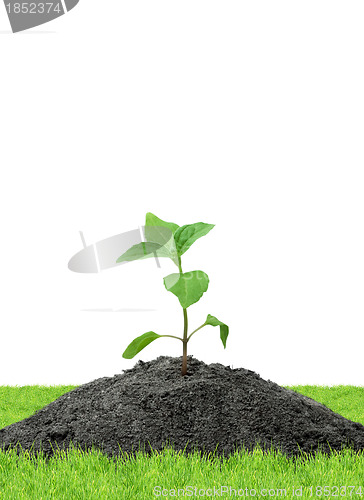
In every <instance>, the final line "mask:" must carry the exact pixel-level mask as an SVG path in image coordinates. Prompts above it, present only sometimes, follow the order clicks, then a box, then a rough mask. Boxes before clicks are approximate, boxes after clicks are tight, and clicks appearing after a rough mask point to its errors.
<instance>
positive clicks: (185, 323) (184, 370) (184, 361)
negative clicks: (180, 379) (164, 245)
mask: <svg viewBox="0 0 364 500" xmlns="http://www.w3.org/2000/svg"><path fill="white" fill-rule="evenodd" d="M178 269H179V273H180V274H183V272H182V263H181V257H180V256H178ZM187 330H188V319H187V309H183V340H182V342H183V356H182V375H187V342H188V338H187Z"/></svg>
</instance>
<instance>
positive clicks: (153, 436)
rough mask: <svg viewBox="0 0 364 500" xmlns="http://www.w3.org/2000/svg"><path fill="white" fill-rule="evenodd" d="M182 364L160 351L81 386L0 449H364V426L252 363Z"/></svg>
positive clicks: (7, 430) (8, 436)
mask: <svg viewBox="0 0 364 500" xmlns="http://www.w3.org/2000/svg"><path fill="white" fill-rule="evenodd" d="M181 363H182V358H181V357H179V358H172V357H167V356H160V357H159V358H157V359H155V360H153V361H148V362H147V363H144V362H143V361H139V362H138V363H137V364H136V365H135V366H134V368H132V369H130V370H125V371H124V373H122V374H121V375H115V376H114V377H104V378H100V379H97V380H94V381H92V382H89V383H87V384H84V385H81V386H80V387H78V388H76V389H74V390H73V391H70V392H68V393H67V394H64V395H63V396H61V397H59V398H58V399H57V400H56V401H54V402H52V403H50V404H49V405H47V406H45V407H44V408H42V409H41V410H39V411H37V412H36V413H35V414H34V415H32V416H31V417H29V418H26V419H24V420H22V421H21V422H17V423H14V424H12V425H9V426H7V427H4V428H3V429H1V430H0V449H3V450H8V449H9V447H15V445H16V444H17V443H19V444H20V445H21V448H22V449H23V450H25V449H27V450H30V452H31V453H35V452H39V450H40V448H41V449H42V451H43V452H44V453H45V455H46V457H48V458H49V457H50V456H52V455H53V453H54V450H57V448H59V449H64V450H67V449H68V448H69V446H70V443H71V442H72V443H73V445H75V446H80V447H81V448H82V450H84V451H88V450H90V449H91V447H92V445H93V446H94V448H97V449H99V450H101V451H103V452H104V453H105V454H107V455H108V456H109V457H115V456H119V455H120V454H121V451H122V452H128V453H129V454H130V453H135V452H136V451H138V450H139V449H141V450H143V451H145V452H146V453H151V450H152V449H153V450H162V449H163V447H164V446H165V445H170V446H173V447H174V449H175V450H177V451H178V450H185V452H187V453H188V452H191V451H193V450H201V452H202V453H210V452H212V453H213V452H215V454H217V455H222V454H224V456H227V455H229V454H230V453H233V452H234V451H235V450H238V449H239V448H241V447H244V448H245V449H248V450H252V449H253V448H254V447H255V446H256V445H257V444H258V445H260V447H261V448H262V449H263V450H269V449H270V448H272V449H276V450H279V451H281V452H282V453H285V454H286V455H287V456H289V457H292V456H298V455H300V454H302V453H303V454H307V455H308V456H311V455H314V454H315V452H316V451H317V450H318V449H320V450H321V451H322V452H324V453H327V454H330V453H331V452H332V451H333V450H337V451H340V450H342V449H343V448H345V447H351V448H352V449H354V450H355V451H359V450H364V426H363V425H361V424H359V423H355V422H352V421H350V420H347V419H346V418H344V417H343V416H341V415H338V414H337V413H334V412H333V411H331V410H330V409H328V408H327V407H326V406H324V405H322V404H320V403H318V402H316V401H314V400H313V399H310V398H308V397H306V396H303V395H300V394H297V393H295V392H293V391H291V390H287V389H285V388H283V387H280V386H279V385H277V384H275V383H273V382H271V381H269V380H268V381H266V380H263V379H262V378H260V377H259V375H257V374H256V373H254V372H252V371H250V370H245V369H243V368H238V369H231V368H230V367H228V366H223V365H221V364H211V365H206V364H205V363H203V362H202V361H199V360H197V359H194V358H193V357H192V356H189V358H188V375H187V376H185V377H182V375H181ZM31 447H32V448H31ZM17 450H19V448H17ZM18 452H19V451H18Z"/></svg>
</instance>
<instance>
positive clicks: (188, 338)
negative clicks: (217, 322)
mask: <svg viewBox="0 0 364 500" xmlns="http://www.w3.org/2000/svg"><path fill="white" fill-rule="evenodd" d="M204 326H206V323H204V324H203V325H201V326H199V327H198V328H196V330H194V331H193V332H192V333H190V335H189V336H188V337H187V342H188V341H189V340H190V338H191V337H192V335H193V334H194V333H196V332H197V331H198V330H201V328H203V327H204Z"/></svg>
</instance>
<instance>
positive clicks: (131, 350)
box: [123, 332, 161, 359]
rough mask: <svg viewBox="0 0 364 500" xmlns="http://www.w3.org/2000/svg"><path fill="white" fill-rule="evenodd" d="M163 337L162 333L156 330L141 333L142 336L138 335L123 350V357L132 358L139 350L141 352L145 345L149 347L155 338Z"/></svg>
mask: <svg viewBox="0 0 364 500" xmlns="http://www.w3.org/2000/svg"><path fill="white" fill-rule="evenodd" d="M159 337H161V335H158V334H157V333H155V332H147V333H143V335H140V337H137V338H136V339H134V340H133V341H132V342H131V343H130V344H129V345H128V347H127V348H126V349H125V351H124V352H123V358H126V359H131V358H134V356H135V355H136V354H138V352H140V351H141V350H142V349H144V347H147V345H149V344H150V343H151V342H153V340H155V339H158V338H159Z"/></svg>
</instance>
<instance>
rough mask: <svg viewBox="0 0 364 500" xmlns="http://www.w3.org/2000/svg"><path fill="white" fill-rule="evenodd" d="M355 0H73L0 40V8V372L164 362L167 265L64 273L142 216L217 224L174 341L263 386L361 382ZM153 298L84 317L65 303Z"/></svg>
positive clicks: (62, 371) (170, 305)
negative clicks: (186, 326) (140, 341)
mask: <svg viewBox="0 0 364 500" xmlns="http://www.w3.org/2000/svg"><path fill="white" fill-rule="evenodd" d="M363 18H364V4H363V3H362V2H361V1H351V2H338V1H333V0H330V1H319V2H317V0H315V1H309V0H308V1H307V0H306V1H304V2H292V1H275V2H271V1H258V2H256V1H251V2H242V1H240V0H239V1H219V2H216V1H213V0H209V1H206V2H205V1H199V0H184V1H183V2H182V1H179V2H176V1H171V0H166V1H164V0H163V1H159V0H157V1H154V0H153V1H150V0H148V1H140V0H135V1H128V2H125V1H120V0H109V1H108V2H102V1H99V2H97V1H96V0H87V1H85V0H81V1H80V4H79V5H78V6H77V7H76V8H75V9H74V10H72V11H71V12H70V13H68V14H66V15H65V16H63V17H61V18H59V19H57V20H55V21H53V22H51V23H49V24H46V25H43V26H40V27H38V28H35V29H33V30H31V31H28V32H24V33H18V34H11V33H10V31H9V29H10V27H9V24H8V19H7V16H6V11H5V7H3V6H2V5H0V31H1V34H0V55H1V70H0V71H1V79H0V101H1V106H0V165H1V181H0V182H1V184H0V213H1V246H0V257H1V262H2V269H1V277H0V300H1V312H0V332H1V342H0V350H1V351H0V385H30V384H43V385H53V384H75V385H76V384H82V383H86V382H89V381H91V380H93V379H95V378H98V377H104V376H113V375H114V374H116V373H121V372H122V370H124V369H128V368H131V367H132V366H134V364H135V363H136V362H137V360H138V359H143V360H144V361H146V360H151V359H154V358H155V357H157V356H159V355H168V356H181V354H182V352H181V343H180V342H178V341H176V340H174V339H160V340H157V341H155V342H154V343H153V344H151V345H150V346H148V347H147V348H146V349H145V350H144V351H142V353H140V356H138V357H137V358H134V359H132V360H125V359H123V358H122V353H123V351H124V349H125V348H126V346H127V345H128V344H129V343H130V342H131V341H132V340H133V339H134V337H136V336H138V335H141V334H142V333H144V332H146V331H148V330H154V331H156V332H158V333H160V334H175V335H180V334H181V333H182V326H183V324H182V310H181V307H180V305H179V303H178V300H177V298H176V297H175V296H174V295H172V294H171V293H168V292H167V291H166V290H165V288H164V286H163V276H166V275H167V274H169V273H171V272H175V270H176V268H175V267H174V265H173V264H172V262H171V261H169V260H166V259H164V260H163V261H162V260H161V264H162V267H161V268H157V266H156V263H155V261H154V260H145V261H139V262H133V263H130V264H127V265H125V266H120V267H118V268H116V269H111V270H108V271H105V272H103V273H101V274H79V273H73V272H71V271H69V270H68V268H67V264H68V261H69V259H70V258H71V257H72V256H73V255H74V254H75V253H76V252H78V251H79V250H80V249H81V248H82V242H81V239H80V235H79V231H80V230H82V231H83V232H84V236H85V239H86V242H87V244H91V243H94V242H97V241H99V240H102V239H104V238H107V237H109V236H112V235H115V234H119V233H121V232H124V231H129V230H132V229H135V228H137V227H138V226H141V225H143V224H144V221H145V213H146V212H148V211H151V212H153V213H155V214H156V215H157V216H159V217H160V218H162V219H165V220H167V221H171V222H175V223H177V224H179V225H183V224H188V223H193V222H200V221H202V222H207V223H212V224H216V226H215V228H214V229H213V230H212V231H211V232H210V233H209V234H208V235H207V236H205V237H204V238H202V239H200V240H198V241H197V242H196V243H195V244H194V245H193V247H191V249H190V250H189V251H188V252H187V253H186V254H185V256H184V257H183V259H182V264H183V269H184V271H188V270H194V269H202V270H203V271H205V272H206V273H207V274H208V275H209V277H210V286H209V289H208V291H207V292H206V294H205V295H204V296H203V298H202V299H201V300H200V302H198V303H197V304H194V305H193V306H191V308H190V309H189V319H190V325H191V327H192V328H196V327H197V326H199V325H200V324H201V323H203V322H204V320H205V318H206V315H207V314H208V313H210V314H213V315H215V316H217V317H218V318H219V319H221V320H222V321H225V322H226V323H228V324H229V326H230V336H229V338H228V342H227V348H226V350H224V349H223V346H222V343H221V341H220V338H219V332H218V328H213V327H206V328H204V329H203V330H202V331H201V332H198V333H197V334H196V335H194V337H193V338H192V340H191V342H190V343H189V354H192V355H193V356H194V357H196V358H198V359H200V360H202V361H204V362H206V363H214V362H220V363H222V364H224V365H230V366H233V368H238V367H244V368H248V369H250V370H254V371H256V372H257V373H259V374H260V375H261V376H262V377H263V378H265V379H270V380H273V381H274V382H277V383H279V384H281V385H284V384H286V385H288V384H317V385H338V384H353V385H364V369H363V331H364V233H363V216H364V196H363V192H364V174H363V160H364V151H363V133H364V125H363V123H364V121H363V120H364V119H363V116H364V97H363V96H364V92H363V89H364V65H363V52H364V30H363ZM90 308H110V309H121V308H129V309H133V308H135V309H138V308H140V309H154V310H153V311H149V312H148V311H140V312H132V311H129V312H85V311H83V310H82V309H90Z"/></svg>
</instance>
